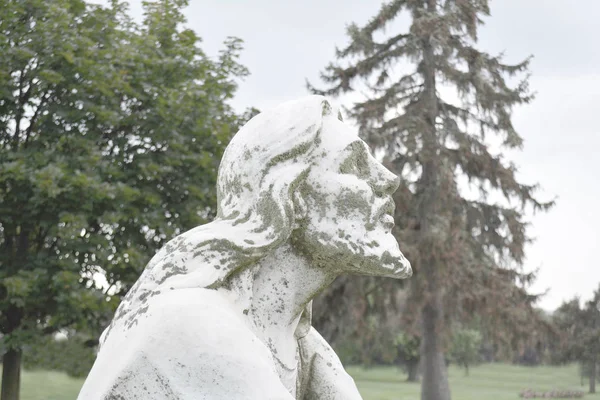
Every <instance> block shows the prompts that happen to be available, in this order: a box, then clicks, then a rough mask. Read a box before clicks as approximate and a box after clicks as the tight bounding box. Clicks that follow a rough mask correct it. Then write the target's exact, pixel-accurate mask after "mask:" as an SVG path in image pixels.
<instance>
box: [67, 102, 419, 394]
mask: <svg viewBox="0 0 600 400" xmlns="http://www.w3.org/2000/svg"><path fill="white" fill-rule="evenodd" d="M397 186H398V178H397V177H396V176H395V175H393V174H392V173H391V172H389V171H388V170H387V169H385V168H384V167H383V166H382V165H381V164H380V163H379V162H378V161H377V160H376V159H375V158H373V157H372V156H371V154H370V152H369V150H368V147H367V145H366V144H365V143H364V142H363V141H362V140H360V139H359V138H358V136H356V134H355V133H354V132H353V131H352V129H350V128H349V127H348V126H347V125H345V124H344V123H343V122H342V121H341V117H340V115H339V114H338V113H337V112H334V110H333V109H332V107H331V105H330V104H329V102H328V101H327V100H326V99H325V98H323V97H320V96H310V97H306V98H302V99H300V100H297V101H293V102H288V103H285V104H283V105H281V106H279V107H276V108H274V109H272V110H270V111H266V112H263V113H261V114H259V115H258V116H256V117H255V118H253V119H252V120H251V121H250V122H248V123H247V124H246V125H245V126H244V127H243V128H242V129H241V130H240V131H239V132H238V133H237V135H236V136H235V137H234V138H233V140H232V141H231V143H230V144H229V146H228V147H227V149H226V151H225V154H224V156H223V160H222V162H221V166H220V170H219V177H218V188H217V190H218V213H217V218H216V219H215V221H214V222H212V223H209V224H207V225H203V226H199V227H197V228H194V229H191V230H190V231H188V232H185V233H184V234H182V235H180V236H178V237H176V238H175V239H173V240H171V241H170V242H169V243H168V244H167V245H166V246H165V247H164V248H163V249H162V250H160V251H159V252H158V253H157V254H156V255H155V256H154V258H153V259H152V260H151V261H150V263H149V264H148V266H147V267H146V269H145V271H144V273H143V274H142V275H141V277H140V278H139V280H138V281H137V283H136V284H135V285H134V286H133V288H132V289H131V291H130V292H129V293H128V294H127V296H126V297H125V298H124V300H123V302H122V303H121V305H120V306H119V308H118V310H117V312H116V315H115V317H114V320H113V321H112V323H111V325H110V326H109V327H108V328H107V329H106V331H105V332H104V333H103V335H102V338H101V341H100V343H101V347H100V350H99V353H98V358H97V360H96V362H95V364H94V367H93V368H92V370H91V372H90V374H89V376H88V378H87V380H86V382H85V385H84V387H83V389H82V390H81V393H80V395H79V400H134V399H144V400H153V399H156V400H159V399H160V400H166V399H178V400H179V399H182V400H200V399H207V400H236V399H248V400H293V399H305V400H310V399H319V400H326V399H339V400H353V399H360V398H361V397H360V394H359V393H358V391H357V389H356V386H355V385H354V382H353V380H352V378H350V376H349V375H348V374H347V373H346V372H345V371H344V369H343V367H342V365H341V363H340V361H339V359H338V357H337V356H336V354H335V353H334V352H333V350H332V349H331V347H330V346H329V345H328V344H327V343H326V342H325V340H323V338H322V337H321V336H320V335H319V334H318V333H317V332H316V331H315V330H314V329H313V328H312V327H311V325H310V315H311V300H312V299H313V298H314V297H315V296H316V295H317V294H318V293H319V292H320V291H321V290H323V289H324V288H325V287H327V286H328V285H329V284H330V283H331V282H332V281H333V280H334V279H335V278H336V277H337V276H338V275H340V274H343V273H356V274H365V275H376V276H388V277H392V278H405V277H408V276H410V275H411V268H410V264H409V263H408V261H407V260H406V259H405V258H404V256H403V255H402V253H401V252H400V250H399V248H398V244H397V242H396V240H395V238H394V237H393V236H392V234H391V229H392V227H393V224H394V219H393V216H392V214H393V210H394V203H393V201H392V199H391V194H392V193H393V192H394V191H395V190H396V188H397Z"/></svg>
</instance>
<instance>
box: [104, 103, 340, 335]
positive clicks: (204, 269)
mask: <svg viewBox="0 0 600 400" xmlns="http://www.w3.org/2000/svg"><path fill="white" fill-rule="evenodd" d="M326 117H334V114H333V110H332V108H331V105H330V104H329V102H328V101H327V100H326V99H325V98H324V97H322V96H309V97H305V98H302V99H300V100H296V101H291V102H287V103H284V104H282V105H280V106H278V107H276V108H274V109H271V110H269V111H266V112H263V113H261V114H259V115H257V116H255V117H254V118H252V119H251V120H250V121H249V122H248V123H247V124H246V125H244V127H242V128H241V129H240V131H239V132H238V133H237V134H236V135H235V136H234V138H233V139H232V140H231V142H230V143H229V145H228V146H227V149H226V150H225V154H224V155H223V159H222V160H221V165H220V167H219V175H218V179H217V203H218V208H217V217H216V219H215V220H214V221H213V222H211V223H208V224H206V225H202V226H199V227H196V228H193V229H191V230H189V231H187V232H185V233H183V234H182V235H180V236H178V237H176V238H174V239H173V240H171V241H170V242H169V243H167V244H166V245H165V247H164V248H162V249H161V250H160V251H159V252H158V253H157V254H156V255H155V256H154V257H153V258H152V260H151V261H150V262H149V264H148V266H147V267H146V269H145V270H144V272H143V273H142V275H141V277H140V278H139V279H138V281H137V282H136V284H135V285H134V286H133V287H132V289H131V290H130V292H129V293H128V294H127V296H126V297H125V298H124V299H123V301H122V303H121V305H120V306H119V308H118V310H117V313H116V315H115V318H114V320H113V323H112V324H111V328H112V327H113V326H114V325H118V324H120V323H122V324H123V327H127V326H131V325H132V324H134V323H135V320H136V317H137V315H138V314H139V313H140V312H143V310H144V306H145V303H146V302H147V300H148V298H149V297H151V296H153V295H155V294H158V293H159V292H160V290H161V289H166V290H170V289H180V288H202V287H205V288H218V287H220V286H222V285H223V284H224V282H226V280H227V278H228V277H229V276H231V275H232V274H234V273H236V272H241V271H243V270H245V269H247V268H248V267H249V266H251V265H252V264H254V263H256V261H257V260H259V259H260V258H262V257H264V256H266V255H267V254H269V253H270V252H271V251H273V250H274V249H276V248H277V247H278V246H280V245H282V244H283V243H285V242H286V241H287V240H288V239H289V237H290V235H291V234H292V231H293V229H294V226H295V222H296V220H297V218H298V215H297V214H298V213H299V212H300V213H301V212H302V211H301V209H302V207H303V205H302V200H301V198H300V197H299V196H298V195H297V193H296V192H297V191H296V189H297V187H298V186H299V185H300V184H301V182H302V180H303V179H304V178H305V177H306V175H307V174H308V172H309V170H310V167H311V166H312V165H313V164H314V162H315V153H316V152H317V150H319V143H320V138H319V136H320V132H321V127H322V125H323V119H324V118H326ZM338 118H340V117H339V116H338ZM111 328H109V329H107V331H105V333H104V334H103V337H102V339H101V342H103V341H104V339H105V337H106V335H107V334H108V331H110V329H111Z"/></svg>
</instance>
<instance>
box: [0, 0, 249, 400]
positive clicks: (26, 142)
mask: <svg viewBox="0 0 600 400" xmlns="http://www.w3.org/2000/svg"><path fill="white" fill-rule="evenodd" d="M187 3H188V2H187V1H186V0H157V1H145V2H144V19H143V21H142V22H141V23H136V22H134V21H133V20H132V19H131V18H130V17H129V16H128V14H127V7H126V3H125V2H122V1H120V0H112V1H111V2H110V5H109V6H107V7H102V6H98V5H93V4H89V3H86V2H85V1H83V0H25V1H13V0H7V1H4V2H3V5H2V7H0V53H1V54H2V57H0V333H1V335H2V341H3V345H4V347H5V348H6V349H13V350H14V351H18V350H19V349H20V348H22V346H23V345H24V344H26V343H28V341H29V340H30V339H32V338H34V337H36V336H38V335H40V334H48V333H53V332H56V331H57V330H60V329H62V328H65V327H74V328H77V329H88V330H91V331H92V332H96V334H99V332H100V328H101V327H102V326H103V325H105V324H106V323H107V320H106V319H107V315H110V314H109V313H110V311H112V310H113V309H114V307H115V306H116V304H117V303H118V295H120V294H123V293H124V292H126V291H127V290H128V288H129V287H130V285H132V284H133V282H134V281H135V280H136V279H137V277H138V275H139V273H140V271H141V270H142V269H143V267H144V265H145V264H146V262H147V260H148V259H149V258H150V257H151V256H152V255H153V254H154V252H155V250H156V249H157V248H159V247H160V246H161V245H162V244H163V243H164V242H165V241H166V240H167V239H170V238H171V237H172V236H174V235H176V234H177V233H179V232H181V231H184V230H187V229H189V228H191V227H193V226H196V225H199V224H202V223H204V222H206V221H207V220H208V219H209V218H210V217H211V216H212V215H214V214H215V211H216V210H215V203H216V201H215V190H214V188H215V183H216V172H217V167H218V162H219V160H220V156H221V154H222V152H223V150H224V147H225V145H226V144H227V142H228V140H229V138H230V137H231V136H232V134H233V133H235V132H236V131H237V129H238V127H239V126H240V124H241V122H242V120H243V119H244V117H243V116H238V115H236V114H235V112H234V111H233V109H232V108H231V107H230V106H229V104H228V101H229V100H230V99H231V98H232V96H233V95H234V93H235V91H236V87H237V86H236V82H237V80H238V79H239V78H243V77H244V76H245V75H246V74H247V73H248V72H247V70H246V69H245V68H244V67H243V66H242V65H240V64H239V62H238V56H239V53H240V50H241V41H240V40H238V39H235V38H230V39H228V40H227V41H226V42H225V44H224V46H223V50H222V51H221V52H220V54H219V55H218V56H217V57H216V58H210V57H208V56H207V55H206V54H204V52H203V51H202V50H201V48H200V47H199V42H200V38H199V37H198V36H197V35H196V34H195V33H194V32H193V31H192V30H190V29H187V28H186V27H185V18H184V16H183V14H182V9H183V8H184V7H185V6H186V5H187ZM98 276H105V278H106V280H107V282H108V283H107V285H105V286H104V287H102V288H100V287H98V279H97V278H98ZM15 357H16V356H15ZM13 358H14V357H13ZM17 358H18V357H17ZM17 361H18V360H17ZM11 365H14V363H11ZM9 369H10V368H8V366H7V364H6V360H5V368H4V371H5V373H7V370H9ZM17 369H18V367H17ZM3 383H4V380H3ZM6 390H7V391H8V390H9V389H6ZM4 393H5V392H4V391H3V396H4ZM7 393H8V392H7ZM6 396H7V397H6V398H7V399H13V398H15V397H10V395H8V394H6ZM2 399H3V400H4V399H5V397H2Z"/></svg>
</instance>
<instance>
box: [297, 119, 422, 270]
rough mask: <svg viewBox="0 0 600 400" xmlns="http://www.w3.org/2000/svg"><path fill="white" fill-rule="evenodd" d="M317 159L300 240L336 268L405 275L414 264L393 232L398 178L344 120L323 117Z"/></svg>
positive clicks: (308, 184)
mask: <svg viewBox="0 0 600 400" xmlns="http://www.w3.org/2000/svg"><path fill="white" fill-rule="evenodd" d="M319 152H320V154H317V157H318V160H319V161H318V162H317V163H316V165H315V166H314V167H313V168H311V171H310V173H309V175H308V176H307V179H306V189H305V191H304V193H303V196H302V197H303V199H304V201H305V203H306V205H305V209H306V212H305V213H306V218H305V220H304V221H305V223H304V225H303V226H302V227H301V228H300V229H299V232H298V233H297V234H296V235H295V236H296V237H297V239H298V241H299V242H298V244H299V245H300V246H301V247H302V248H304V250H305V251H306V253H307V255H308V256H309V257H311V258H312V259H313V261H314V262H315V263H317V264H320V265H322V266H324V267H327V268H332V269H333V270H335V271H336V272H352V273H358V274H365V275H376V276H388V277H394V278H405V277H408V276H410V275H411V274H412V270H411V268H410V263H409V262H408V261H407V260H406V258H405V257H404V255H403V254H402V252H401V251H400V249H399V247H398V242H397V241H396V239H395V238H394V236H393V235H392V234H391V231H392V228H393V226H394V217H393V214H394V208H395V205H394V202H393V200H392V194H393V193H394V191H396V189H397V188H398V185H399V179H398V177H396V175H394V174H393V173H391V172H390V171H388V170H387V169H386V168H385V167H384V166H383V165H381V163H379V162H378V161H377V160H376V159H375V158H374V157H373V156H372V155H371V153H370V151H369V148H368V146H367V144H366V143H365V142H363V141H362V140H361V139H360V138H359V137H358V136H357V135H356V134H355V133H354V132H353V131H352V129H350V127H348V126H347V125H345V124H344V123H343V122H342V121H339V120H337V119H335V118H326V119H325V120H324V122H323V127H322V134H321V143H320V146H319V151H318V153H319Z"/></svg>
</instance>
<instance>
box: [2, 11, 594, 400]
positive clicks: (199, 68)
mask: <svg viewBox="0 0 600 400" xmlns="http://www.w3.org/2000/svg"><path fill="white" fill-rule="evenodd" d="M599 15H600V3H598V2H596V1H594V0H580V1H578V2H577V4H575V3H573V2H567V1H564V0H544V1H541V0H538V1H529V2H523V1H517V0H502V1H500V0H496V1H486V0H393V1H387V2H381V1H369V2H367V1H359V0H346V1H341V0H329V1H316V0H306V1H303V2H278V1H273V0H255V1H253V2H245V1H240V0H237V1H234V0H203V1H200V0H195V1H187V0H154V1H138V0H131V1H129V2H126V1H120V0H111V1H108V0H105V1H100V0H95V1H82V0H0V54H1V56H0V353H2V355H3V356H2V369H3V372H2V391H1V393H2V395H1V400H17V399H19V398H20V399H23V400H38V399H39V400H42V399H44V400H46V399H50V400H52V399H54V400H63V399H75V398H76V396H77V393H78V391H79V388H80V387H81V385H82V383H83V379H84V378H85V376H86V374H87V372H88V371H89V368H90V367H91V365H92V363H93V361H94V357H95V351H96V346H97V344H98V338H99V335H100V334H101V332H102V330H103V329H104V328H105V327H106V326H107V325H108V323H109V322H110V320H111V318H112V315H113V313H114V310H115V309H116V307H117V305H118V304H119V302H120V299H121V298H122V296H124V295H125V293H127V291H128V289H129V288H130V287H131V286H132V285H133V283H134V282H135V281H136V279H137V278H138V276H139V275H140V273H141V271H142V270H143V268H144V266H145V265H146V263H147V262H148V260H149V259H150V258H151V257H152V255H153V254H154V253H155V252H156V251H157V250H158V249H159V248H160V247H161V246H162V245H163V244H164V243H165V242H166V241H168V240H170V239H171V238H172V237H174V236H176V235H177V234H179V233H181V232H183V231H185V230H187V229H190V228H192V227H194V226H197V225H200V224H203V223H206V222H208V221H210V220H212V218H213V217H214V215H215V213H216V193H215V183H216V174H217V168H218V165H219V161H220V158H221V156H222V153H223V150H224V149H225V147H226V145H227V143H228V141H229V140H230V138H231V137H232V136H233V134H235V132H236V131H237V130H238V129H239V128H240V127H241V126H242V125H243V124H244V123H245V122H246V121H247V120H248V119H250V118H251V117H252V116H253V115H255V114H256V113H258V112H259V111H260V110H264V109H268V108H270V107H273V106H275V105H277V104H279V103H281V102H283V101H286V100H291V99H294V98H297V97H300V96H304V95H307V94H310V93H319V94H325V95H327V96H329V97H331V99H332V100H333V102H335V103H337V104H339V105H341V106H342V107H343V112H342V114H343V116H344V119H345V121H346V122H347V123H348V124H350V125H352V126H353V127H355V129H357V130H358V132H359V134H360V135H361V137H362V138H363V139H364V140H365V141H366V142H367V143H368V144H369V145H370V146H371V148H372V149H373V152H374V154H375V155H376V156H377V157H378V158H379V159H380V160H381V161H382V162H383V163H384V165H386V166H387V167H388V168H389V169H390V170H391V171H393V172H394V173H396V174H397V175H398V176H400V177H401V178H402V184H401V186H400V189H399V190H398V191H397V193H396V194H395V202H396V227H395V228H394V234H395V236H396V237H397V238H398V241H399V243H400V248H401V249H402V250H403V252H404V253H405V255H406V256H407V258H408V259H409V260H410V261H411V263H412V265H413V269H414V272H415V274H414V276H413V278H411V279H409V280H407V281H402V282H399V281H391V280H385V279H376V278H365V277H341V278H339V279H338V280H336V282H335V283H334V284H333V285H332V286H331V287H330V288H329V289H327V290H326V291H325V292H324V293H322V294H321V295H320V296H319V298H318V299H317V300H316V301H315V304H314V315H313V325H314V326H315V327H316V328H317V329H318V330H319V331H320V332H321V334H322V335H323V336H324V337H325V339H327V340H328V341H329V342H330V343H331V344H332V346H333V347H334V349H335V350H336V352H337V353H338V355H339V356H340V358H341V359H342V362H344V364H345V365H346V366H347V368H348V371H349V372H350V374H351V375H353V377H354V378H355V380H356V382H357V385H358V387H359V389H360V390H361V393H362V395H363V397H364V398H365V399H367V400H379V399H381V400H396V399H417V398H421V399H423V400H449V399H451V398H454V399H466V400H468V399H480V398H492V399H514V398H518V397H519V396H521V397H525V398H535V397H543V396H546V397H553V398H570V397H582V396H583V397H585V398H590V399H595V398H598V399H600V395H598V394H595V391H596V389H595V384H596V382H597V381H600V365H599V364H600V266H599V265H598V262H597V260H596V259H595V257H593V255H595V254H594V252H595V251H596V249H597V247H598V245H599V244H600V238H599V235H598V232H597V227H598V226H599V225H600V211H598V209H597V208H596V204H597V203H598V200H599V199H600V188H599V185H598V183H600V179H599V176H600V157H598V148H599V146H600V135H599V132H598V124H597V121H596V117H597V115H596V112H597V109H598V104H599V103H600V70H599V69H598V65H600V46H598V45H597V43H596V39H597V38H598V37H600V32H599V29H600V28H598V24H597V19H598V16H599Z"/></svg>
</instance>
